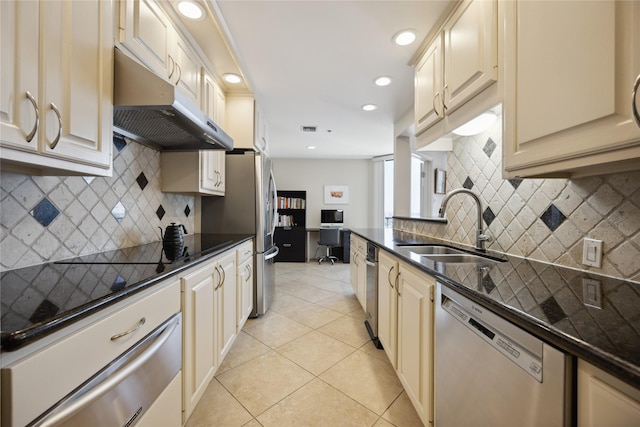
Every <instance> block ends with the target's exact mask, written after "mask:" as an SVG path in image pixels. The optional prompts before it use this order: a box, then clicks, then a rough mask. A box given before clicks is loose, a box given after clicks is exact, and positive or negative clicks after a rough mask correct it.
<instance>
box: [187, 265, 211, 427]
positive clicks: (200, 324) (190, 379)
mask: <svg viewBox="0 0 640 427" xmlns="http://www.w3.org/2000/svg"><path fill="white" fill-rule="evenodd" d="M215 267H216V265H215V261H210V262H207V263H206V264H205V265H204V266H202V267H200V268H198V269H195V271H192V272H190V273H188V274H187V275H185V276H184V277H182V278H181V285H182V316H183V334H182V339H183V344H182V345H183V352H182V354H183V360H182V364H183V369H182V372H183V387H182V389H183V391H182V409H183V411H184V412H183V423H184V422H186V420H187V419H188V418H189V417H190V416H191V413H192V412H193V410H194V409H195V407H196V405H197V404H198V402H199V401H200V398H201V397H202V395H203V394H204V392H205V390H206V389H207V386H208V385H209V382H210V381H211V379H212V378H213V375H214V374H215V372H216V370H217V369H218V363H219V361H218V358H217V355H216V346H215V344H216V337H217V335H216V326H217V322H216V316H217V315H218V313H216V311H215V310H216V307H215V299H214V293H215V289H216V287H217V286H218V282H216V280H217V279H216V277H215Z"/></svg>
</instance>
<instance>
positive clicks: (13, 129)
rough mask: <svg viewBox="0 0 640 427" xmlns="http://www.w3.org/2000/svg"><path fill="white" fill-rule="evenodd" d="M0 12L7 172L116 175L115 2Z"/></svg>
mask: <svg viewBox="0 0 640 427" xmlns="http://www.w3.org/2000/svg"><path fill="white" fill-rule="evenodd" d="M0 7H1V15H2V27H1V28H2V29H1V31H2V33H1V36H2V37H1V43H2V65H1V72H2V79H1V83H0V84H1V91H0V125H1V129H2V132H1V137H0V158H1V159H2V167H3V168H12V169H17V170H19V171H27V172H30V173H43V174H49V173H53V174H65V175H66V174H78V175H80V174H84V175H101V176H110V175H111V155H112V147H113V144H112V142H111V140H112V131H111V123H112V115H113V109H112V108H113V107H112V82H113V11H112V3H111V2H109V1H104V2H67V1H40V2H36V1H33V2H22V1H3V2H0Z"/></svg>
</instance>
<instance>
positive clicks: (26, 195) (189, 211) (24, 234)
mask: <svg viewBox="0 0 640 427" xmlns="http://www.w3.org/2000/svg"><path fill="white" fill-rule="evenodd" d="M113 152H114V159H113V176H112V177H110V178H100V177H79V176H31V175H23V174H17V173H12V172H5V171H2V172H1V173H0V191H1V192H0V230H1V233H2V234H1V240H0V268H1V269H2V270H3V271H4V270H9V269H14V268H20V267H25V266H28V265H33V264H40V263H43V262H47V261H56V260H60V259H65V258H70V257H73V256H78V255H87V254H91V253H96V252H103V251H108V250H113V249H119V248H125V247H131V246H137V245H142V244H145V243H149V242H154V241H158V240H160V239H161V235H160V230H159V229H158V227H162V228H163V229H164V227H166V226H167V225H168V224H170V223H171V222H176V223H181V224H185V226H186V228H187V230H188V231H189V232H192V231H193V229H194V213H193V209H194V197H193V196H191V195H184V194H171V193H163V192H161V191H160V152H158V151H156V150H154V149H152V148H148V147H145V146H143V145H140V144H138V143H135V142H132V141H129V140H127V139H123V138H121V137H119V136H115V135H114V150H113Z"/></svg>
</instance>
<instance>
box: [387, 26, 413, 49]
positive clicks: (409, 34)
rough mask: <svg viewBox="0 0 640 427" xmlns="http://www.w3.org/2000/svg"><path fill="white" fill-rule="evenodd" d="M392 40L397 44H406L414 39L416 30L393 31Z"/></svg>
mask: <svg viewBox="0 0 640 427" xmlns="http://www.w3.org/2000/svg"><path fill="white" fill-rule="evenodd" d="M392 40H393V42H394V43H395V44H397V45H398V46H406V45H409V44H411V43H413V42H414V41H415V40H416V32H415V31H414V30H402V31H400V32H397V33H395V34H394V35H393V38H392Z"/></svg>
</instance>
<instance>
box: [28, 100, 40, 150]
mask: <svg viewBox="0 0 640 427" xmlns="http://www.w3.org/2000/svg"><path fill="white" fill-rule="evenodd" d="M27 99H28V100H29V101H31V105H33V110H34V111H35V113H36V122H35V123H34V124H33V129H31V132H29V135H27V142H31V140H32V139H33V137H34V136H36V132H37V131H38V125H39V124H40V112H39V111H38V103H37V102H36V99H35V98H34V97H33V95H31V92H29V91H27Z"/></svg>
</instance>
